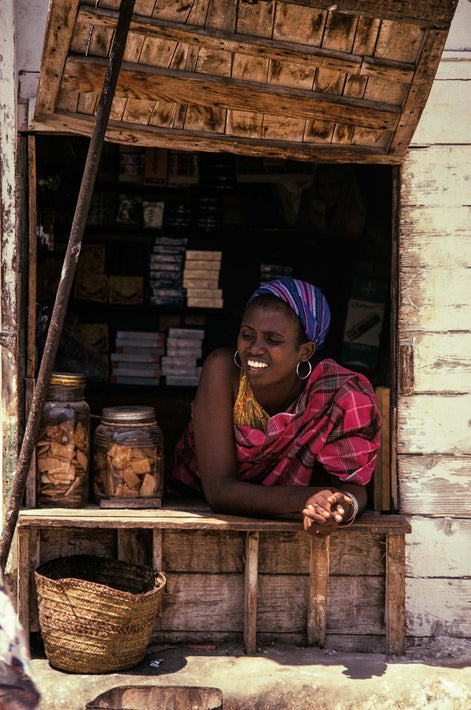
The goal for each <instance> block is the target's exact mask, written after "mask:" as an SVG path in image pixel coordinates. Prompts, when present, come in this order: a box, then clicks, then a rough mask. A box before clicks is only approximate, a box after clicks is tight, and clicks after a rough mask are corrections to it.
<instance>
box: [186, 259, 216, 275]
mask: <svg viewBox="0 0 471 710" xmlns="http://www.w3.org/2000/svg"><path fill="white" fill-rule="evenodd" d="M220 268H221V265H220V263H219V261H210V260H209V259H208V260H204V259H194V260H193V261H188V259H186V260H185V271H189V272H191V271H201V270H202V269H204V270H205V271H219V270H220Z"/></svg>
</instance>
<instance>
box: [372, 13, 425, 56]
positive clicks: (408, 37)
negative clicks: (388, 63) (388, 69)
mask: <svg viewBox="0 0 471 710" xmlns="http://www.w3.org/2000/svg"><path fill="white" fill-rule="evenodd" d="M423 41H424V30H423V29H422V28H421V27H419V26H417V25H408V24H406V23H403V22H400V23H398V22H391V21H390V20H383V21H382V22H381V28H380V30H379V33H378V39H377V41H376V46H375V52H374V56H375V57H378V58H382V59H394V60H395V61H398V62H409V63H411V64H415V63H416V61H417V59H418V57H419V54H420V50H421V48H422V43H423Z"/></svg>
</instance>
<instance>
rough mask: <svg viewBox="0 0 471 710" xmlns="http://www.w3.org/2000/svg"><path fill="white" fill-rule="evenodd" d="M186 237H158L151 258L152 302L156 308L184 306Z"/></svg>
mask: <svg viewBox="0 0 471 710" xmlns="http://www.w3.org/2000/svg"><path fill="white" fill-rule="evenodd" d="M187 241H188V240H187V238H186V237H180V238H172V237H156V239H155V241H154V246H153V249H152V254H151V257H150V272H149V275H150V288H151V297H150V302H151V303H152V304H154V305H155V306H164V305H167V306H168V305H175V306H182V305H183V304H184V302H185V290H184V288H183V259H184V255H185V248H186V244H187Z"/></svg>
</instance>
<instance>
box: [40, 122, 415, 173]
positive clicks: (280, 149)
mask: <svg viewBox="0 0 471 710" xmlns="http://www.w3.org/2000/svg"><path fill="white" fill-rule="evenodd" d="M175 125H176V122H174V126H175ZM92 128H93V123H92V120H91V119H90V118H89V117H87V116H85V115H84V114H77V113H76V114H72V115H69V114H66V113H64V114H62V113H61V114H47V115H44V116H37V117H36V120H35V121H34V122H33V123H32V124H31V129H32V130H33V129H34V130H36V131H37V132H47V133H50V132H51V131H53V132H58V133H64V132H65V133H73V134H74V135H77V134H79V135H85V136H88V135H90V133H91V130H92ZM106 139H107V140H109V141H113V142H114V143H125V144H131V145H140V146H149V147H151V148H155V147H159V148H169V149H171V150H192V151H209V152H212V153H214V152H228V153H235V154H236V155H252V156H256V157H262V156H265V157H272V158H286V159H292V160H307V161H309V162H311V161H316V160H320V161H322V162H336V163H338V162H341V163H351V162H354V163H365V164H368V163H373V164H375V165H398V164H399V163H400V161H401V158H400V157H398V156H397V155H395V156H389V155H387V154H386V153H385V152H384V150H381V149H377V148H372V147H371V146H341V147H337V146H335V145H331V144H324V143H322V142H321V141H319V142H317V143H314V142H307V141H306V140H305V141H304V142H303V143H302V144H297V143H288V142H287V141H268V140H266V139H265V140H264V141H263V142H261V141H260V140H257V139H254V138H246V137H240V136H221V135H218V134H216V135H209V136H208V135H207V134H205V135H204V134H198V133H196V132H191V133H185V132H184V131H182V130H177V129H174V128H172V129H167V128H159V127H157V126H144V125H139V126H138V125H129V126H126V125H125V124H123V123H121V122H118V121H111V120H110V121H109V122H108V126H107V133H106Z"/></svg>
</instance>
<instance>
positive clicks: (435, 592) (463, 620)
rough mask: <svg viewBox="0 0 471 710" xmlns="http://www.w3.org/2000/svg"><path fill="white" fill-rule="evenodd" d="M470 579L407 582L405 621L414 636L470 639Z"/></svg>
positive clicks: (412, 580) (408, 580) (408, 630)
mask: <svg viewBox="0 0 471 710" xmlns="http://www.w3.org/2000/svg"><path fill="white" fill-rule="evenodd" d="M470 598H471V579H447V578H445V579H428V580H427V579H413V578H412V579H411V578H409V579H407V580H406V610H407V611H406V622H407V632H408V634H410V635H411V636H434V637H440V636H441V635H444V636H448V635H449V636H453V637H455V638H456V639H460V638H463V639H464V638H467V637H468V638H469V637H470V636H471V617H470V614H469V600H470Z"/></svg>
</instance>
